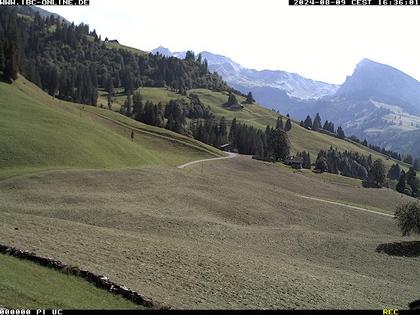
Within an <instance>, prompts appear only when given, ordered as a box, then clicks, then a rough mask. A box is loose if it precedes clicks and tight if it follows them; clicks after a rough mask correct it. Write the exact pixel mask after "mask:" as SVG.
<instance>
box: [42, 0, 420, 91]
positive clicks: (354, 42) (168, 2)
mask: <svg viewBox="0 0 420 315" xmlns="http://www.w3.org/2000/svg"><path fill="white" fill-rule="evenodd" d="M90 2H91V5H90V6H89V7H57V6H54V7H51V6H49V7H43V8H44V9H47V10H50V11H52V12H56V13H58V14H61V15H62V16H64V17H65V18H67V19H68V20H71V21H75V22H77V23H79V22H85V23H88V24H89V25H90V26H91V27H92V28H96V30H97V32H98V33H99V34H101V35H102V37H103V38H104V37H105V36H107V37H109V38H117V39H119V40H120V42H122V43H124V44H126V45H130V46H134V47H136V48H140V49H143V50H151V49H153V48H155V47H157V46H159V45H162V46H165V47H168V48H170V49H171V50H187V49H192V50H194V51H201V50H208V51H211V52H215V53H220V54H223V55H226V56H228V57H231V58H232V59H234V60H235V61H237V62H239V63H241V64H243V65H244V66H246V67H252V68H256V69H280V70H287V71H292V72H297V73H299V74H301V75H304V76H306V77H309V78H313V79H317V80H323V81H326V82H331V83H342V82H343V81H344V79H345V77H346V76H347V75H350V74H351V73H352V71H353V69H354V67H355V65H356V63H357V62H359V61H360V60H361V59H363V58H370V59H373V60H375V61H379V62H383V63H386V64H389V65H391V66H394V67H396V68H399V69H400V70H402V71H404V72H406V73H408V74H410V75H412V76H414V77H415V78H417V79H420V58H418V56H420V49H419V44H418V39H417V36H416V33H417V32H416V30H418V29H419V28H420V19H418V15H419V13H420V7H389V6H388V7H366V6H365V7H348V6H346V7H289V6H288V4H287V1H286V0H263V1H257V0H211V1H210V0H153V1H150V0H147V1H144V0H119V1H118V2H117V1H115V0H91V1H90ZM123 4H124V5H123Z"/></svg>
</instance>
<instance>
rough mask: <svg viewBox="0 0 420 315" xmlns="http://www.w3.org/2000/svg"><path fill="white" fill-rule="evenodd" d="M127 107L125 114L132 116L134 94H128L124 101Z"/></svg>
mask: <svg viewBox="0 0 420 315" xmlns="http://www.w3.org/2000/svg"><path fill="white" fill-rule="evenodd" d="M124 107H125V115H126V116H128V117H130V116H131V114H132V113H133V101H132V95H130V94H129V95H127V99H126V100H125V102H124Z"/></svg>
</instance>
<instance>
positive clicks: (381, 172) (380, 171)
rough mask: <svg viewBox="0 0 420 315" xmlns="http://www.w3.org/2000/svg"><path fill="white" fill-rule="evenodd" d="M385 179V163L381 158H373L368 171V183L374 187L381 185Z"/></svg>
mask: <svg viewBox="0 0 420 315" xmlns="http://www.w3.org/2000/svg"><path fill="white" fill-rule="evenodd" d="M384 181H385V165H384V162H383V161H382V160H381V159H377V160H375V162H373V166H372V167H371V169H370V170H369V172H368V183H369V184H371V185H374V186H375V187H381V186H382V185H383V183H384Z"/></svg>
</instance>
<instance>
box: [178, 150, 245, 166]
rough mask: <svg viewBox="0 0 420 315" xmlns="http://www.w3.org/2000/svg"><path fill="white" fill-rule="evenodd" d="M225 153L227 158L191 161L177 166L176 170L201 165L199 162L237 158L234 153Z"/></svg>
mask: <svg viewBox="0 0 420 315" xmlns="http://www.w3.org/2000/svg"><path fill="white" fill-rule="evenodd" d="M226 153H227V154H228V156H223V157H218V158H211V159H204V160H197V161H192V162H188V163H185V164H182V165H179V166H177V168H181V169H182V168H186V167H187V166H191V165H194V164H197V163H201V162H209V161H217V160H226V159H233V158H234V157H237V156H238V154H236V153H232V152H226Z"/></svg>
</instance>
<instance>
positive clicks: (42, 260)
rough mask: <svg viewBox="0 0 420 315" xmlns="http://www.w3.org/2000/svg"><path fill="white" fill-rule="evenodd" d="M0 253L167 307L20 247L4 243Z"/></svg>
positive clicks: (134, 299)
mask: <svg viewBox="0 0 420 315" xmlns="http://www.w3.org/2000/svg"><path fill="white" fill-rule="evenodd" d="M0 254H7V255H10V256H14V257H17V258H21V259H25V260H29V261H32V262H35V263H37V264H39V265H41V266H45V267H49V268H53V269H56V270H58V271H61V272H65V273H68V274H72V275H75V276H78V277H81V278H83V279H85V280H87V281H89V282H91V283H93V284H94V285H95V286H97V287H99V288H102V289H104V290H107V291H109V292H111V293H114V294H118V295H121V296H122V297H124V298H126V299H128V300H130V301H132V302H133V303H135V304H138V305H142V306H146V307H150V308H152V309H162V308H165V309H167V307H162V306H158V305H157V304H156V303H154V302H153V301H152V300H151V299H150V298H147V297H145V296H143V295H141V294H139V293H137V292H135V291H132V290H130V289H129V288H127V287H125V286H123V285H119V284H117V283H115V282H112V281H111V280H110V279H109V278H108V277H106V276H104V275H100V274H96V273H94V272H91V271H88V270H84V269H80V268H78V267H74V266H69V265H68V264H66V263H64V262H62V261H59V260H55V259H53V258H47V257H41V256H38V255H36V254H35V253H32V252H29V251H24V250H20V249H17V248H14V247H9V246H5V245H0ZM2 308H5V307H4V306H1V305H0V309H2Z"/></svg>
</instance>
